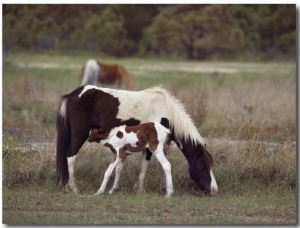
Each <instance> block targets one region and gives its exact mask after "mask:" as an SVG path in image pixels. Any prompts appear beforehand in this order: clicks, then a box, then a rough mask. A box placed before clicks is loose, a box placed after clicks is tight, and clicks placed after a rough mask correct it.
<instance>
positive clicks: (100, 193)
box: [94, 192, 103, 196]
mask: <svg viewBox="0 0 300 228" xmlns="http://www.w3.org/2000/svg"><path fill="white" fill-rule="evenodd" d="M102 194H103V192H96V193H95V194H94V196H99V195H102Z"/></svg>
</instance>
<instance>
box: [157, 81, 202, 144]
mask: <svg viewBox="0 0 300 228" xmlns="http://www.w3.org/2000/svg"><path fill="white" fill-rule="evenodd" d="M154 89H155V90H156V91H160V92H161V93H162V94H163V95H164V98H165V102H166V108H167V112H168V119H169V123H170V128H171V129H172V130H173V132H174V137H175V140H180V139H184V140H186V141H187V140H191V141H192V142H193V143H194V144H198V143H201V144H203V145H204V144H205V140H204V139H203V138H202V137H201V135H200V133H199V131H198V130H197V128H196V127H195V125H194V122H193V120H192V118H191V117H190V115H189V114H188V113H187V112H186V109H185V107H184V105H183V104H182V103H181V102H180V101H179V100H178V99H177V98H175V97H174V96H173V95H171V94H170V93H169V92H168V91H167V90H165V89H163V88H162V87H159V86H158V87H154Z"/></svg>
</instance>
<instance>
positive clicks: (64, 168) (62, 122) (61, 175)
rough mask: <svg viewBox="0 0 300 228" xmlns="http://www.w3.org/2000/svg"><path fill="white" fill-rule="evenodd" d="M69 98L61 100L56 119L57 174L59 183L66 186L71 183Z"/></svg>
mask: <svg viewBox="0 0 300 228" xmlns="http://www.w3.org/2000/svg"><path fill="white" fill-rule="evenodd" d="M67 105H68V98H66V97H63V98H62V99H61V102H60V105H59V109H58V112H57V119H56V130H57V140H56V173H57V181H58V182H60V181H61V183H62V184H63V185H66V184H67V183H68V181H69V171H68V162H67V154H68V152H69V150H70V143H71V127H70V124H69V121H68V111H67Z"/></svg>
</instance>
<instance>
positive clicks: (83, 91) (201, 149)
mask: <svg viewBox="0 0 300 228" xmlns="http://www.w3.org/2000/svg"><path fill="white" fill-rule="evenodd" d="M150 121H156V122H159V123H161V124H162V125H163V126H164V127H166V128H168V129H170V131H171V140H173V141H174V142H175V143H176V144H177V146H178V147H179V149H180V150H181V152H182V153H183V155H184V156H185V158H186V159H187V161H188V165H189V173H190V177H191V178H192V179H193V180H194V182H195V183H196V185H197V186H198V187H199V188H200V189H201V190H203V191H204V192H205V193H207V194H209V195H215V194H216V193H217V192H218V186H217V183H216V180H215V178H214V175H213V171H212V163H213V159H212V156H211V155H210V153H209V152H208V151H207V149H206V145H205V141H204V139H203V138H202V137H201V135H200V133H199V132H198V130H197V128H196V127H195V125H194V124H193V121H192V119H191V117H190V116H189V115H188V114H187V112H186V111H185V108H184V106H183V104H182V103H181V102H180V101H179V100H177V99H176V98H175V97H174V96H172V95H171V94H170V93H169V92H168V91H167V90H165V89H164V88H162V87H157V86H156V87H152V88H149V89H146V90H142V91H126V90H117V89H110V88H101V87H97V86H93V85H87V86H82V87H79V88H77V89H75V90H74V91H73V92H71V93H70V94H67V95H64V96H63V97H62V99H61V101H60V105H59V109H58V113H57V145H56V166H57V167H56V171H57V176H58V181H61V183H62V184H63V185H66V187H69V188H70V189H71V190H73V191H74V192H78V189H77V187H76V183H75V182H76V180H75V177H74V163H75V160H76V155H77V153H78V151H79V149H80V148H81V146H82V145H83V143H84V142H85V141H86V139H87V138H88V136H89V132H90V129H93V128H99V129H102V130H103V131H104V132H109V131H110V130H111V129H112V128H114V127H117V126H121V125H127V126H133V125H138V124H141V123H146V122H150ZM151 155H152V153H150V152H149V150H146V152H144V153H143V158H142V162H141V172H140V175H139V179H138V181H137V182H136V184H135V187H134V188H135V190H137V191H142V190H143V183H144V177H145V173H146V170H147V168H148V166H149V161H150V158H151Z"/></svg>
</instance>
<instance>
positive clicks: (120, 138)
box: [88, 122, 174, 197]
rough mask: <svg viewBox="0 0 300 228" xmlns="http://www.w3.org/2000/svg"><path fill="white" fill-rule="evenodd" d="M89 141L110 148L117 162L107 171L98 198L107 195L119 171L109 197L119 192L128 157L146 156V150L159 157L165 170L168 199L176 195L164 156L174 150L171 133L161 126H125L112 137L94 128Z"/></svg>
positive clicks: (116, 129)
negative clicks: (112, 178) (137, 153)
mask: <svg viewBox="0 0 300 228" xmlns="http://www.w3.org/2000/svg"><path fill="white" fill-rule="evenodd" d="M88 141H89V142H98V143H100V144H101V145H104V146H106V147H108V148H110V150H111V151H112V152H113V159H112V161H111V163H110V165H109V166H108V168H107V170H106V171H105V174H104V179H103V182H102V184H101V187H100V188H99V190H98V191H97V193H96V194H95V195H99V194H102V193H104V191H105V188H106V185H107V182H108V180H109V178H110V176H111V174H112V172H113V170H114V169H115V168H116V175H115V181H114V184H113V187H112V189H111V190H110V191H109V193H110V194H112V193H113V192H114V191H115V190H117V189H119V179H120V174H121V171H122V169H123V162H124V161H125V159H126V157H127V155H130V154H134V153H136V152H142V151H145V150H146V149H149V151H150V152H151V153H152V154H153V155H155V157H156V158H157V160H158V161H159V163H160V164H161V166H162V168H163V170H164V173H165V175H164V177H165V183H166V197H170V196H171V195H172V194H173V192H174V190H173V183H172V174H171V164H170V162H169V161H168V160H167V158H166V157H165V155H164V154H165V152H166V153H167V151H168V150H169V146H170V130H169V129H167V128H165V127H164V126H162V125H161V124H160V123H158V122H148V123H144V124H139V125H135V126H126V125H122V126H120V127H115V128H113V129H112V130H111V131H110V132H108V133H105V132H103V131H102V130H101V129H97V128H94V129H92V130H91V131H90V133H89V137H88Z"/></svg>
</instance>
